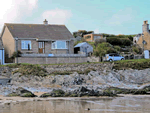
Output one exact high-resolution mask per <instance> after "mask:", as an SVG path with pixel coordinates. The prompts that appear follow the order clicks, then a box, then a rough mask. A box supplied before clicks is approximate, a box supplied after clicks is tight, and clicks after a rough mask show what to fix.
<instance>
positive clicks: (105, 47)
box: [94, 42, 113, 57]
mask: <svg viewBox="0 0 150 113" xmlns="http://www.w3.org/2000/svg"><path fill="white" fill-rule="evenodd" d="M111 48H112V49H111ZM110 51H113V46H112V45H111V44H109V43H107V42H103V43H100V44H98V45H97V47H96V49H95V50H94V55H95V56H99V57H102V56H104V55H105V54H106V53H108V52H110Z"/></svg>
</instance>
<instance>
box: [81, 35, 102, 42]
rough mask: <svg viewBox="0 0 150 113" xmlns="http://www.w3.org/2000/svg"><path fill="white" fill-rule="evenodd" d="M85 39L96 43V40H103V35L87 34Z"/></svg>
mask: <svg viewBox="0 0 150 113" xmlns="http://www.w3.org/2000/svg"><path fill="white" fill-rule="evenodd" d="M83 38H84V39H85V40H86V41H91V42H94V41H95V40H96V39H101V38H103V35H102V34H87V35H84V37H83Z"/></svg>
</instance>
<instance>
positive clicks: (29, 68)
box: [1, 59, 150, 76]
mask: <svg viewBox="0 0 150 113" xmlns="http://www.w3.org/2000/svg"><path fill="white" fill-rule="evenodd" d="M97 63H104V64H105V63H110V62H94V63H74V65H84V64H97ZM111 63H113V62H111ZM49 65H57V66H58V67H59V66H63V65H71V64H43V65H40V64H27V63H22V64H8V65H1V67H10V68H18V69H17V70H15V71H13V72H12V73H13V74H14V73H20V74H21V75H20V76H22V75H35V76H47V75H69V74H72V73H73V71H62V72H61V71H54V72H53V73H48V72H47V71H46V69H45V67H46V66H49ZM130 68H132V69H138V70H141V69H146V68H150V59H134V60H122V61H115V62H114V66H113V69H116V70H120V69H130ZM90 71H96V70H95V69H94V68H88V69H85V70H84V71H77V72H78V73H79V74H88V73H89V72H90Z"/></svg>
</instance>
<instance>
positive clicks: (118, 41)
mask: <svg viewBox="0 0 150 113" xmlns="http://www.w3.org/2000/svg"><path fill="white" fill-rule="evenodd" d="M106 40H107V42H108V43H110V44H112V45H122V41H121V39H119V38H117V37H107V38H106Z"/></svg>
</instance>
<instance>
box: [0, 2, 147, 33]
mask: <svg viewBox="0 0 150 113" xmlns="http://www.w3.org/2000/svg"><path fill="white" fill-rule="evenodd" d="M149 6H150V0H143V1H142V0H0V32H1V31H2V28H3V26H4V23H24V24H42V23H43V21H44V19H47V20H48V23H49V24H64V25H66V27H67V28H68V30H69V31H70V32H71V33H72V32H74V31H78V30H87V31H94V33H108V34H115V35H117V34H125V35H130V34H138V33H141V32H142V24H143V21H145V20H148V21H149V23H150V13H149V12H150V7H149Z"/></svg>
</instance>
